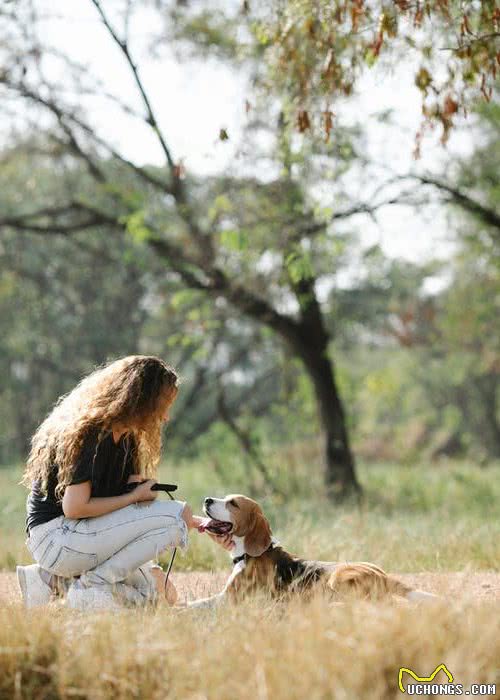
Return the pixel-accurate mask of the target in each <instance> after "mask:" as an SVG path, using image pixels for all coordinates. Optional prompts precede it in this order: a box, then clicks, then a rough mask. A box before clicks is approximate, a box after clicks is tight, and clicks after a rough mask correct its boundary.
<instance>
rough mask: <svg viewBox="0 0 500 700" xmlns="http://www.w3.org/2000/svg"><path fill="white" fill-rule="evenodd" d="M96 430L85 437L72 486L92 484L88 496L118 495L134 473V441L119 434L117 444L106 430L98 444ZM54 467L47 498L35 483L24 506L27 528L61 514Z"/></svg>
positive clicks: (123, 490)
mask: <svg viewBox="0 0 500 700" xmlns="http://www.w3.org/2000/svg"><path fill="white" fill-rule="evenodd" d="M98 435H99V429H98V428H94V429H93V430H90V431H89V432H88V434H87V435H86V437H85V439H84V442H83V444H82V449H81V451H80V455H79V457H78V459H77V462H76V464H75V470H74V472H73V477H72V479H71V483H72V484H81V483H83V482H84V481H90V482H91V483H92V492H91V496H92V497H94V496H98V497H105V496H120V495H121V494H123V493H125V491H126V485H127V481H128V478H129V476H130V475H131V474H133V473H134V471H135V470H134V458H133V450H134V438H133V437H132V436H126V435H122V436H121V438H120V440H119V441H118V443H115V441H114V440H113V433H112V432H111V431H109V432H108V433H106V434H105V435H104V436H103V437H102V438H101V441H100V442H99V444H98V443H97V440H98ZM56 486H57V465H55V464H54V465H53V466H52V470H51V472H50V475H49V479H48V483H47V495H44V494H43V493H42V492H41V490H40V481H34V482H33V484H32V488H31V491H30V494H29V496H28V501H27V504H26V510H27V517H26V526H27V530H28V531H29V530H30V528H32V527H36V525H41V524H42V523H46V522H48V521H49V520H53V519H54V518H58V517H59V516H60V515H64V513H63V509H62V504H61V502H60V501H58V500H57V499H56V495H55V490H56Z"/></svg>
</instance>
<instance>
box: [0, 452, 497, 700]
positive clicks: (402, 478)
mask: <svg viewBox="0 0 500 700" xmlns="http://www.w3.org/2000/svg"><path fill="white" fill-rule="evenodd" d="M167 469H168V465H167V466H166V472H165V473H166V475H168V474H169V473H171V471H170V470H168V471H167ZM302 476H303V475H300V477H301V483H307V482H306V481H305V479H303V478H302ZM498 476H499V472H498V467H492V468H491V469H488V470H485V469H481V468H479V467H474V466H471V465H463V464H459V463H457V464H445V465H441V466H440V467H439V468H436V467H434V466H429V467H425V466H422V467H419V468H418V470H417V469H410V468H406V467H403V466H397V465H388V466H380V467H376V466H374V467H370V468H369V469H368V468H367V469H366V470H363V471H362V478H363V482H364V484H365V492H366V502H365V504H364V505H363V506H362V507H361V508H356V507H354V506H351V507H348V506H345V507H343V508H338V507H335V506H332V505H331V504H328V503H327V502H326V500H325V499H324V498H323V497H322V496H321V491H320V489H319V488H317V484H311V485H310V486H309V489H310V490H309V491H308V490H307V487H305V488H304V491H303V492H297V495H296V496H295V497H294V498H293V499H292V498H290V499H288V500H287V501H285V502H283V501H281V502H280V501H273V500H272V499H263V503H264V507H265V511H266V513H267V514H268V515H269V518H270V521H271V524H272V525H273V529H274V531H275V534H276V535H277V536H278V538H279V539H280V540H281V541H282V542H283V544H284V545H285V546H286V547H287V549H289V550H290V551H293V552H296V553H298V554H300V555H305V556H308V557H316V558H322V559H332V560H336V561H339V560H346V559H350V560H356V559H357V560H369V561H373V562H376V563H377V564H380V565H381V566H383V567H384V568H386V569H387V570H388V571H390V572H393V573H395V572H399V575H400V577H401V578H402V579H403V580H404V581H407V582H410V583H412V584H414V585H415V586H417V587H419V588H422V589H424V590H428V591H431V592H434V593H438V594H440V595H441V596H442V599H441V600H440V601H438V602H437V603H435V604H428V605H420V606H412V605H409V604H407V603H406V602H404V601H401V602H391V603H377V604H375V603H368V602H357V603H352V604H347V605H335V604H332V602H331V601H330V600H328V599H325V598H322V597H318V598H315V599H314V600H312V601H310V602H308V603H304V602H301V601H300V600H296V601H293V602H291V603H288V604H285V603H282V602H279V603H277V602H272V601H270V600H266V599H265V598H256V599H252V600H247V601H245V602H244V603H243V604H242V605H241V606H239V607H232V606H227V607H224V608H221V609H218V610H179V609H177V610H175V609H170V608H168V607H161V608H159V609H157V610H156V611H155V610H144V611H137V610H131V609H128V610H123V611H120V612H118V613H111V612H109V613H100V614H97V613H95V614H83V613H77V612H74V611H70V610H67V609H65V608H64V607H62V606H60V605H55V606H49V607H48V608H45V609H42V610H40V609H39V610H33V611H29V610H28V611H27V610H25V609H24V608H23V607H22V605H21V602H20V598H19V593H18V591H17V584H16V581H15V576H14V574H13V567H14V564H15V563H16V562H20V561H25V562H27V561H28V560H29V557H28V554H27V552H26V550H25V549H24V544H23V542H24V535H23V517H24V515H23V512H24V498H25V494H24V492H23V491H22V490H21V489H20V488H19V486H18V485H17V484H18V481H19V475H18V473H16V472H15V471H12V472H10V471H9V472H8V471H4V472H3V473H0V535H1V541H0V564H2V567H3V570H4V573H0V700H70V699H73V698H80V699H82V700H111V699H113V700H114V699H118V700H129V699H130V700H166V699H169V700H170V699H171V698H172V699H174V700H212V699H213V700H226V698H227V699H228V700H261V699H262V700H293V699H295V698H297V700H298V699H300V700H303V699H305V698H311V699H312V700H316V699H318V700H329V699H330V698H332V699H334V700H372V699H373V700H391V698H404V697H409V695H408V693H406V694H405V695H403V694H402V693H401V691H400V689H399V687H398V672H399V669H400V668H401V667H404V668H410V669H412V670H413V671H414V672H415V673H416V674H417V675H420V676H429V675H430V674H431V673H432V672H433V671H434V669H436V667H437V666H439V665H440V664H442V663H444V664H446V666H447V668H448V669H449V670H450V672H451V673H452V674H453V676H454V682H455V683H461V684H463V688H464V691H465V690H466V689H468V687H469V685H470V684H471V683H483V684H492V683H496V687H497V688H498V689H499V691H500V573H499V561H500V521H499V518H498V502H499V499H500V479H499V478H498ZM178 480H179V482H180V483H181V484H182V487H183V490H182V495H183V496H184V497H186V498H188V499H189V501H190V502H191V503H192V504H193V505H194V506H195V504H196V503H199V502H200V499H201V497H202V496H203V495H206V494H214V495H216V494H219V495H220V494H222V493H225V492H226V491H229V490H233V488H234V486H233V485H232V484H226V483H224V484H221V483H218V481H217V478H216V475H214V474H213V473H209V472H208V470H207V469H206V468H205V467H203V469H202V468H201V467H200V470H199V471H196V469H195V468H192V467H191V468H189V469H186V470H185V471H182V472H181V473H180V474H179V479H178ZM190 540H191V541H190V547H189V550H188V552H187V553H185V554H183V555H182V556H179V557H178V558H177V560H176V566H175V569H174V573H173V580H174V581H175V583H176V585H177V587H178V590H179V592H180V597H181V600H182V599H193V598H196V597H200V596H206V595H210V594H211V593H214V592H216V591H218V590H220V587H221V585H222V583H223V581H224V580H225V577H226V576H227V572H228V568H229V567H228V560H227V554H226V553H225V552H223V551H222V550H221V549H220V548H218V547H216V545H214V544H213V543H212V542H210V541H207V539H206V536H202V535H198V534H197V533H194V534H193V535H192V537H191V538H190ZM415 572H418V573H415ZM408 680H411V679H410V678H408ZM445 681H446V678H445V676H444V674H443V673H442V672H440V673H439V674H438V675H437V676H436V679H435V681H434V682H435V683H437V682H439V683H444V682H445ZM405 682H406V676H405ZM497 696H499V697H500V692H498V693H497ZM419 697H426V696H425V695H423V696H422V695H420V696H419ZM489 697H495V695H490V696H489Z"/></svg>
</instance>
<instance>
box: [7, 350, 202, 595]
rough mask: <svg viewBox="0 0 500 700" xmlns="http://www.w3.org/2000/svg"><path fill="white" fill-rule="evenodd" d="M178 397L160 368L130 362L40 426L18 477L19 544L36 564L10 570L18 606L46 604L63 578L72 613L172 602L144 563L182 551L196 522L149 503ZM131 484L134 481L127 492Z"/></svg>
mask: <svg viewBox="0 0 500 700" xmlns="http://www.w3.org/2000/svg"><path fill="white" fill-rule="evenodd" d="M177 391H178V377H177V375H176V373H175V371H174V370H173V369H172V368H171V367H169V366H168V365H167V364H166V363H165V362H163V361H162V360H160V359H159V358H157V357H145V356H141V355H133V356H130V357H125V358H122V359H120V360H116V361H115V362H112V363H110V364H108V365H106V366H104V367H102V368H100V369H98V370H96V371H95V372H93V373H92V374H90V375H89V376H87V377H85V378H84V379H83V380H82V381H81V382H80V383H79V384H78V386H77V387H76V388H75V389H73V391H71V392H70V393H69V394H67V395H66V396H63V397H61V398H60V399H59V401H58V402H57V404H56V405H55V407H54V409H53V410H52V412H51V413H50V414H49V415H48V416H47V418H46V419H45V420H44V421H43V423H42V424H41V425H40V427H39V428H38V430H37V432H36V433H35V435H34V437H33V439H32V447H31V452H30V455H29V458H28V462H27V466H26V471H25V473H24V478H23V481H24V483H25V484H26V485H28V486H29V487H30V489H31V491H30V494H29V496H28V501H27V519H26V524H27V531H28V539H27V542H26V544H27V547H28V549H29V551H30V552H31V554H32V555H33V558H34V559H35V561H36V562H37V564H35V565H31V566H28V567H18V568H17V573H18V580H19V584H20V587H21V591H22V593H23V598H24V600H25V603H26V604H27V605H29V606H33V605H39V604H44V603H46V602H48V601H49V600H50V598H51V595H53V593H54V591H55V590H57V588H58V584H60V583H61V580H66V581H67V580H68V579H69V580H70V583H71V585H69V590H68V591H67V603H68V605H69V606H71V607H77V608H87V607H114V606H116V604H117V598H118V599H119V600H120V601H128V602H131V603H135V604H142V603H144V602H146V601H152V600H156V599H158V597H159V596H163V595H165V596H166V597H167V600H168V601H169V602H170V603H173V602H175V598H176V594H175V589H174V588H173V586H172V585H171V584H170V582H169V586H168V587H167V586H166V580H165V575H164V574H163V572H162V571H161V569H159V568H156V569H155V568H154V567H153V566H152V562H151V560H153V559H156V558H157V556H158V554H159V553H160V552H162V551H163V550H165V549H166V548H167V547H169V546H170V547H171V546H181V547H185V546H186V544H187V531H188V529H190V528H194V527H197V526H198V525H199V524H200V522H201V520H202V519H201V518H199V517H197V516H194V515H193V513H192V510H191V508H190V507H189V506H188V505H187V504H186V503H183V502H180V501H156V500H155V499H156V497H157V495H158V492H156V491H152V490H151V487H152V486H153V484H154V483H155V480H154V479H153V478H152V477H154V476H155V474H156V468H157V465H158V462H159V459H160V450H161V430H162V424H163V423H165V422H166V421H168V419H169V409H170V407H171V406H172V404H173V402H174V400H175V398H176V396H177ZM131 482H143V483H138V485H137V486H136V487H135V488H133V490H132V491H130V490H129V488H127V487H128V484H130V483H131ZM59 577H63V579H60V578H59ZM76 577H78V578H76Z"/></svg>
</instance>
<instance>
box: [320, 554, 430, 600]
mask: <svg viewBox="0 0 500 700" xmlns="http://www.w3.org/2000/svg"><path fill="white" fill-rule="evenodd" d="M328 587H329V588H330V590H331V591H332V592H333V594H334V595H335V597H341V598H351V597H352V598H358V599H359V598H368V599H372V600H373V599H375V600H379V599H381V598H386V597H387V596H388V595H397V596H401V597H403V598H406V599H407V600H409V601H417V600H431V599H433V600H436V599H437V596H435V595H433V594H432V593H426V592H425V591H418V590H415V589H413V588H412V587H411V586H408V585H406V584H405V583H402V581H399V580H398V579H397V578H394V577H393V576H389V575H388V574H386V573H385V571H383V570H382V569H381V568H380V567H378V566H376V565H375V564H369V563H367V562H355V563H346V564H340V565H339V566H337V567H336V568H335V571H334V572H333V573H332V575H331V576H330V578H329V580H328Z"/></svg>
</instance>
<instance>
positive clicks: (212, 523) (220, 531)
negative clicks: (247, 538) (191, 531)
mask: <svg viewBox="0 0 500 700" xmlns="http://www.w3.org/2000/svg"><path fill="white" fill-rule="evenodd" d="M232 529H233V525H232V523H228V522H226V521H225V520H214V519H213V518H204V520H203V521H202V523H201V524H200V525H198V532H205V531H208V532H211V533H212V534H214V535H227V534H228V533H229V532H231V530H232Z"/></svg>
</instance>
